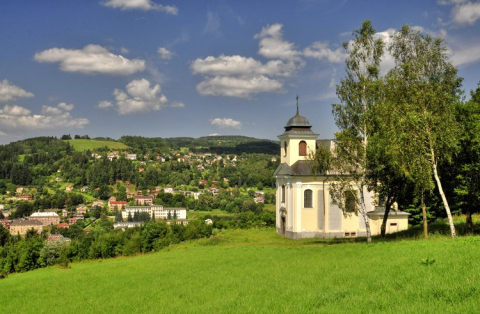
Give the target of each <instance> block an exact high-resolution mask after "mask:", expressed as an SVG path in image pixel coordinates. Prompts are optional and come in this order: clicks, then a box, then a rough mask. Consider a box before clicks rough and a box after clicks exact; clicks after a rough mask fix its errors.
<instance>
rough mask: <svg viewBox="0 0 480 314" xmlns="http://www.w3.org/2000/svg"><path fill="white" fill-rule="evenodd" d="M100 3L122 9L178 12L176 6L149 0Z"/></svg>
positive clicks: (175, 13) (113, 0) (114, 0)
mask: <svg viewBox="0 0 480 314" xmlns="http://www.w3.org/2000/svg"><path fill="white" fill-rule="evenodd" d="M102 4H103V5H104V6H107V7H111V8H115V9H122V10H144V11H149V10H157V11H160V12H165V13H167V14H172V15H177V14H178V8H177V7H176V6H172V5H161V4H156V3H154V2H152V1H151V0H107V1H105V2H103V3H102Z"/></svg>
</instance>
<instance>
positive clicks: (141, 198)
mask: <svg viewBox="0 0 480 314" xmlns="http://www.w3.org/2000/svg"><path fill="white" fill-rule="evenodd" d="M134 201H135V204H136V205H152V204H153V196H151V195H146V196H145V195H135V198H134Z"/></svg>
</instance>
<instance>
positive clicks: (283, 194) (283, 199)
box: [282, 185, 285, 203]
mask: <svg viewBox="0 0 480 314" xmlns="http://www.w3.org/2000/svg"><path fill="white" fill-rule="evenodd" d="M282 203H285V185H282Z"/></svg>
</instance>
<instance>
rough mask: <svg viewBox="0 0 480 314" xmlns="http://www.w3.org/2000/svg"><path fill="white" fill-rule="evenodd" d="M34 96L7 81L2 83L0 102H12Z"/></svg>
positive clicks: (0, 85)
mask: <svg viewBox="0 0 480 314" xmlns="http://www.w3.org/2000/svg"><path fill="white" fill-rule="evenodd" d="M33 96H34V95H33V94H32V93H30V92H27V91H25V90H24V89H22V88H20V87H18V86H15V85H13V84H12V83H10V82H9V81H8V80H7V79H4V80H3V81H1V82H0V102H7V101H11V100H14V99H17V98H20V97H33Z"/></svg>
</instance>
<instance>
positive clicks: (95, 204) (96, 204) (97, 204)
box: [92, 201, 105, 208]
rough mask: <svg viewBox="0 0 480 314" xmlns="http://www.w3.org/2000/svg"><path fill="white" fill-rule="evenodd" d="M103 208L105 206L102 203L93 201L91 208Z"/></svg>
mask: <svg viewBox="0 0 480 314" xmlns="http://www.w3.org/2000/svg"><path fill="white" fill-rule="evenodd" d="M104 206H105V203H104V202H102V201H95V202H93V204H92V207H101V208H103V207H104Z"/></svg>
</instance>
